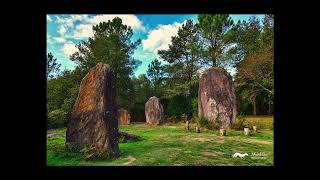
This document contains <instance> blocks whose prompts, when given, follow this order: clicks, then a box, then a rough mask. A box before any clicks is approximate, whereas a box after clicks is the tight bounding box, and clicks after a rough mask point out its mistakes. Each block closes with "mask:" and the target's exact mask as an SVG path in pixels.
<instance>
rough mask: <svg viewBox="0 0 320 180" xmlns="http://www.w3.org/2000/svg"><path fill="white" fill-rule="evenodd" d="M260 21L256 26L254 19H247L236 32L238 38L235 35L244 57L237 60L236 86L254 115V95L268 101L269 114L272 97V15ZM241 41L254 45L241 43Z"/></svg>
mask: <svg viewBox="0 0 320 180" xmlns="http://www.w3.org/2000/svg"><path fill="white" fill-rule="evenodd" d="M244 23H245V22H244ZM253 24H254V25H253ZM263 24H264V25H263V27H260V25H259V23H257V22H256V21H255V20H254V19H251V21H249V22H248V24H242V26H243V27H246V28H243V29H242V30H241V31H240V32H242V33H241V34H240V36H241V37H242V38H239V40H241V41H239V47H241V53H243V52H244V54H243V56H244V57H243V59H242V60H241V61H240V62H238V63H237V73H236V87H237V89H241V93H240V94H241V95H242V98H245V99H247V100H248V101H249V102H251V104H252V106H253V114H256V98H257V97H260V96H263V98H260V99H264V102H265V103H267V104H268V111H269V112H268V113H271V109H272V108H271V105H272V104H273V96H274V82H273V80H274V72H273V62H274V54H273V52H274V51H273V26H272V25H273V19H272V16H271V17H269V16H266V17H265V19H264V23H263ZM253 27H254V28H253ZM260 28H261V30H260ZM254 29H255V30H254ZM247 31H248V32H251V33H252V32H256V34H255V35H254V36H253V35H252V34H251V35H249V34H248V32H247ZM244 37H247V38H244ZM248 37H250V38H248ZM253 37H254V38H253ZM244 42H247V43H249V44H254V45H255V46H252V47H250V46H245V44H246V43H244Z"/></svg>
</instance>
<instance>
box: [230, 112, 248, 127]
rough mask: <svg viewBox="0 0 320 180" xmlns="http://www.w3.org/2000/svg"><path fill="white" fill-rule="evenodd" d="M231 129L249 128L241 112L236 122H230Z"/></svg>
mask: <svg viewBox="0 0 320 180" xmlns="http://www.w3.org/2000/svg"><path fill="white" fill-rule="evenodd" d="M231 128H232V129H235V130H242V129H243V128H250V124H249V122H248V121H247V119H246V118H245V116H244V115H243V114H242V113H239V115H238V117H237V122H236V123H234V124H232V126H231Z"/></svg>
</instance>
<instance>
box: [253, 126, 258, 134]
mask: <svg viewBox="0 0 320 180" xmlns="http://www.w3.org/2000/svg"><path fill="white" fill-rule="evenodd" d="M252 129H253V133H254V134H255V133H257V126H252Z"/></svg>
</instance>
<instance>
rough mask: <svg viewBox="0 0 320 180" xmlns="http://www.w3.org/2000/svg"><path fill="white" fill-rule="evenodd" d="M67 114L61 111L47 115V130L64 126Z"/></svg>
mask: <svg viewBox="0 0 320 180" xmlns="http://www.w3.org/2000/svg"><path fill="white" fill-rule="evenodd" d="M66 116H67V113H66V112H65V111H63V110H61V109H57V110H54V111H51V112H50V113H49V114H48V123H47V126H48V129H55V128H61V127H64V126H65V118H66Z"/></svg>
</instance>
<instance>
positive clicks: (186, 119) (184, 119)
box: [180, 113, 188, 122]
mask: <svg viewBox="0 0 320 180" xmlns="http://www.w3.org/2000/svg"><path fill="white" fill-rule="evenodd" d="M180 120H181V121H182V122H187V121H188V116H187V114H185V113H183V114H182V115H181V117H180Z"/></svg>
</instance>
